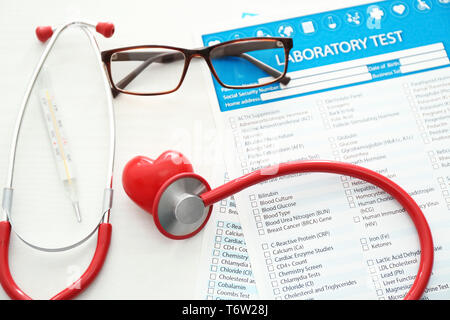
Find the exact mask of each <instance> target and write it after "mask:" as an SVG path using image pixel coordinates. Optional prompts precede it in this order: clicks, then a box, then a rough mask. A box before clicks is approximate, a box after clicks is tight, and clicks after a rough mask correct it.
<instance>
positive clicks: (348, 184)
mask: <svg viewBox="0 0 450 320" xmlns="http://www.w3.org/2000/svg"><path fill="white" fill-rule="evenodd" d="M342 185H343V186H344V188H349V187H350V183H348V182H344V183H343V184H342Z"/></svg>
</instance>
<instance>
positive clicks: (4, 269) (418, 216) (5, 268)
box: [0, 24, 434, 300]
mask: <svg viewBox="0 0 450 320" xmlns="http://www.w3.org/2000/svg"><path fill="white" fill-rule="evenodd" d="M87 26H92V25H87ZM96 29H97V31H98V32H100V33H102V34H104V35H105V36H110V35H112V32H113V26H112V25H110V24H107V25H104V24H103V25H100V28H99V25H97V28H96ZM99 29H100V30H99ZM38 30H41V31H39V32H38V37H39V39H40V40H41V41H45V40H47V39H48V38H49V37H51V36H52V33H53V31H52V29H51V28H49V27H47V28H41V29H38ZM104 32H105V33H106V34H105V33H104ZM111 170H112V168H111ZM311 172H322V173H333V174H338V175H346V176H351V177H354V178H357V179H361V180H364V181H367V182H369V183H371V184H374V185H376V186H377V187H379V188H381V189H383V190H384V191H386V192H387V193H389V194H390V195H391V196H392V197H394V198H395V199H396V200H397V201H398V202H399V203H400V204H401V205H402V206H403V207H404V208H405V209H406V211H407V212H408V214H409V216H410V217H411V219H412V221H413V223H414V225H415V227H416V230H417V233H418V236H419V240H420V248H421V255H420V264H419V270H418V272H417V276H416V279H415V281H414V283H413V285H412V286H411V288H410V290H409V292H408V293H407V294H406V296H405V299H408V300H412V299H420V297H421V296H422V294H423V292H424V290H425V288H426V286H427V283H428V281H429V278H430V275H431V271H432V267H433V259H434V248H433V239H432V236H431V231H430V228H429V226H428V223H427V221H426V219H425V216H424V215H423V213H422V210H421V209H420V207H419V206H418V205H417V203H416V202H415V201H414V199H413V198H411V196H410V195H408V193H407V192H406V191H404V190H403V189H402V188H401V187H400V186H399V185H397V184H396V183H395V182H393V181H391V180H390V179H388V178H387V177H385V176H383V175H381V174H379V173H377V172H374V171H372V170H369V169H366V168H363V167H360V166H357V165H353V164H349V163H343V162H336V161H320V160H318V161H293V162H287V163H281V164H279V165H276V166H272V167H269V168H266V169H261V170H257V171H254V172H252V173H249V174H247V175H245V176H242V177H240V178H237V179H234V180H232V181H230V182H228V183H226V184H224V185H222V186H220V187H217V188H215V189H211V187H210V186H209V184H208V182H207V181H206V180H205V179H204V178H202V177H201V176H199V175H198V174H196V173H194V171H193V168H192V165H191V164H190V162H189V161H188V160H187V159H186V158H185V157H184V156H183V155H182V154H180V153H178V152H175V151H167V152H164V153H163V154H162V155H160V156H159V157H158V158H157V159H156V160H152V159H150V158H147V157H143V156H138V157H135V158H133V159H132V160H130V161H129V162H128V163H127V165H126V166H125V168H124V171H123V176H122V183H123V187H124V189H125V191H126V193H127V194H128V196H129V197H130V198H131V199H132V200H133V201H134V202H135V203H136V204H138V205H139V206H140V207H141V208H142V209H144V210H145V211H147V212H149V213H151V214H152V215H153V219H154V221H155V224H156V226H157V228H158V230H159V231H161V233H162V234H163V235H165V236H166V237H169V238H171V239H177V240H181V239H186V238H189V237H192V236H194V235H196V234H197V233H198V232H200V230H202V229H203V227H204V226H205V225H206V223H207V222H208V219H209V217H210V215H211V211H212V206H213V204H214V203H216V202H218V201H220V200H222V199H225V198H228V197H230V196H231V195H233V194H235V193H238V192H240V191H242V190H243V189H246V188H248V187H250V186H253V185H255V184H257V183H260V182H263V181H266V180H270V179H273V178H276V177H280V176H284V175H289V174H296V173H311ZM111 182H112V171H111ZM109 188H111V185H109ZM6 189H7V188H6ZM11 190H12V189H11ZM111 190H112V189H111ZM11 194H12V193H11ZM110 197H111V198H110V199H109V200H110V202H111V199H112V192H111V195H110ZM7 200H8V197H7ZM106 200H108V199H106ZM6 203H7V205H6V209H10V201H7V202H6ZM8 206H9V207H8ZM3 209H5V205H4V206H3ZM109 209H110V207H107V210H106V212H107V214H106V215H105V217H106V218H107V220H105V221H102V222H101V223H100V224H99V226H98V241H97V248H96V252H95V254H94V257H93V260H92V262H91V264H90V265H89V267H88V269H87V270H86V272H85V273H84V274H83V275H82V276H81V277H80V279H79V280H77V281H76V282H75V283H74V284H73V285H71V286H70V287H69V288H67V289H65V290H63V291H62V292H60V293H59V294H57V295H56V296H54V297H53V298H52V299H71V298H74V297H75V296H77V295H78V294H79V293H80V292H82V291H83V290H84V289H86V288H87V287H88V286H89V284H90V283H91V282H92V281H93V280H94V279H95V277H96V275H97V274H98V272H99V271H100V269H101V267H102V266H103V263H104V261H105V258H106V255H107V252H108V248H109V244H110V239H111V230H112V229H111V224H110V223H109ZM7 217H8V215H7ZM10 231H11V225H10V223H9V221H8V218H7V219H6V221H2V222H0V282H1V284H2V286H3V288H4V290H5V291H6V293H7V294H8V295H9V296H10V297H11V298H13V299H30V297H29V296H28V295H26V294H25V293H24V292H23V291H22V290H21V289H20V288H19V287H18V286H17V284H16V283H15V282H14V280H13V278H12V276H11V273H10V270H9V263H8V246H9V237H10Z"/></svg>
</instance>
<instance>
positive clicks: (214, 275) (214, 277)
mask: <svg viewBox="0 0 450 320" xmlns="http://www.w3.org/2000/svg"><path fill="white" fill-rule="evenodd" d="M216 277H217V275H216V274H215V273H211V274H210V275H209V278H210V279H211V280H216Z"/></svg>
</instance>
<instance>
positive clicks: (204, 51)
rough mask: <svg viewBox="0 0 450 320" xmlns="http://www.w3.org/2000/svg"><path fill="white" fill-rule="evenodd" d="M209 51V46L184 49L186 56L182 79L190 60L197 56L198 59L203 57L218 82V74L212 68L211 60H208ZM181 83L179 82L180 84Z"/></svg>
mask: <svg viewBox="0 0 450 320" xmlns="http://www.w3.org/2000/svg"><path fill="white" fill-rule="evenodd" d="M210 52H211V48H210V47H201V48H196V49H190V50H186V51H185V56H186V67H185V71H184V75H183V79H182V80H184V76H185V75H186V73H187V71H188V69H189V66H190V64H191V60H192V59H194V58H198V59H203V60H204V61H205V62H206V64H207V66H208V68H209V69H210V71H211V73H212V74H213V76H214V77H215V78H216V80H217V81H219V82H220V80H219V79H218V76H217V74H216V71H215V70H214V68H213V66H212V64H211V61H210V60H209V53H210ZM180 85H181V84H180Z"/></svg>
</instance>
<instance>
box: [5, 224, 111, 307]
mask: <svg viewBox="0 0 450 320" xmlns="http://www.w3.org/2000/svg"><path fill="white" fill-rule="evenodd" d="M111 233H112V226H111V224H110V223H101V224H100V225H99V227H98V238H97V247H96V249H95V254H94V257H93V258H92V260H91V263H90V264H89V266H88V267H87V269H86V271H85V272H84V273H83V275H81V277H80V278H79V279H78V280H77V281H75V282H73V283H72V284H71V285H70V286H69V287H67V288H66V289H64V290H62V291H61V292H60V293H58V294H57V295H55V296H53V297H52V298H51V299H50V300H69V299H73V298H75V297H76V296H77V295H79V294H80V293H81V292H82V291H83V290H84V289H86V288H87V287H88V286H89V285H90V284H91V283H92V281H94V279H95V278H96V277H97V275H98V273H99V272H100V270H101V269H102V267H103V264H104V262H105V259H106V256H107V254H108V249H109V245H110V243H111ZM10 235H11V225H10V224H9V222H8V221H2V222H0V284H1V285H2V287H3V289H4V290H5V292H6V294H7V295H8V296H9V297H10V298H11V299H14V300H32V298H31V297H30V296H29V295H27V294H26V293H25V292H24V291H22V289H20V288H19V286H18V285H17V284H16V282H15V281H14V279H13V277H12V275H11V271H10V269H9V259H8V255H9V249H8V248H9V239H10Z"/></svg>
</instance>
